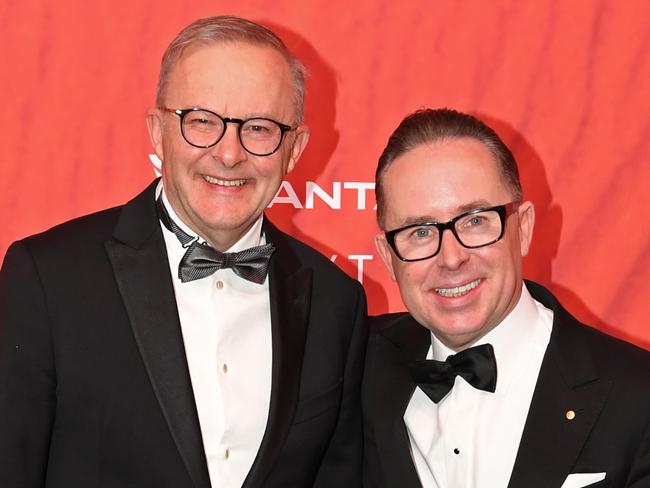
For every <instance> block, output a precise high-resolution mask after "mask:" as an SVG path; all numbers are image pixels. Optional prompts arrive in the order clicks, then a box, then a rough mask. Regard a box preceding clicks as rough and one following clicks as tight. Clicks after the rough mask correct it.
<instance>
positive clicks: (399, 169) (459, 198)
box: [382, 138, 511, 224]
mask: <svg viewBox="0 0 650 488" xmlns="http://www.w3.org/2000/svg"><path fill="white" fill-rule="evenodd" d="M382 183H383V190H384V195H385V209H386V212H385V214H386V221H387V223H388V224H390V220H393V224H399V223H400V222H402V221H404V220H405V219H411V218H413V217H417V216H427V217H430V218H435V219H436V220H442V219H448V218H451V217H453V216H455V215H456V214H457V213H459V212H461V211H464V210H467V209H468V207H471V206H483V205H497V204H502V203H506V202H507V201H509V200H510V198H511V192H510V191H509V189H508V187H507V186H506V184H505V182H504V179H503V177H502V175H501V172H500V171H499V168H498V166H497V163H496V161H495V159H494V157H493V155H492V153H491V152H490V150H489V149H488V148H487V147H486V146H485V145H484V144H483V143H481V142H480V141H478V140H476V139H470V138H455V139H445V140H443V141H440V142H436V143H433V144H422V145H420V146H418V147H416V148H415V149H412V150H411V151H409V152H407V153H404V154H402V155H401V156H400V157H398V158H396V159H395V160H394V161H393V162H392V163H391V165H390V166H389V167H388V169H387V170H386V173H385V174H384V178H383V182H382Z"/></svg>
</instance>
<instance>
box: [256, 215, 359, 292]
mask: <svg viewBox="0 0 650 488" xmlns="http://www.w3.org/2000/svg"><path fill="white" fill-rule="evenodd" d="M265 229H266V232H267V234H268V235H270V237H271V239H272V240H273V241H274V242H275V243H276V245H277V246H278V248H279V249H278V251H276V252H278V255H279V258H280V259H282V260H283V261H285V262H286V261H290V260H291V261H293V260H294V259H295V260H296V261H297V262H298V263H299V266H301V267H302V268H308V269H310V270H311V272H312V273H313V276H314V280H313V282H314V285H315V286H323V287H328V288H332V287H342V288H337V289H339V290H341V291H344V290H349V289H351V288H352V289H355V290H357V292H363V287H362V286H361V284H360V283H359V282H358V281H357V280H355V279H354V278H352V277H350V276H349V275H348V274H347V273H345V272H344V271H343V270H342V269H341V268H339V267H338V266H337V265H336V264H335V263H333V262H332V261H331V260H330V259H328V258H327V257H326V256H324V255H323V254H321V253H320V252H319V251H317V250H316V249H314V248H313V247H311V246H310V245H308V244H306V243H304V242H302V241H300V240H299V239H296V238H295V237H292V236H290V235H289V234H287V233H286V232H283V231H281V230H279V229H278V228H277V227H275V226H274V225H273V224H272V223H271V222H270V221H269V220H268V219H266V221H265Z"/></svg>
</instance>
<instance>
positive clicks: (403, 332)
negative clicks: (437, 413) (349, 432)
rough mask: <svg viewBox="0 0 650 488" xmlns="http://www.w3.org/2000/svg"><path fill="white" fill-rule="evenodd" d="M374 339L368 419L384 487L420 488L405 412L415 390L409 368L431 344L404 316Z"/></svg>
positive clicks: (414, 324) (425, 332)
mask: <svg viewBox="0 0 650 488" xmlns="http://www.w3.org/2000/svg"><path fill="white" fill-rule="evenodd" d="M373 340H374V345H373V348H374V351H373V355H374V356H373V357H374V361H373V365H374V366H373V367H374V370H375V372H374V373H373V378H374V388H373V390H374V395H373V397H374V398H372V406H371V408H372V409H373V410H374V411H373V412H372V414H371V416H372V418H373V419H374V423H375V432H376V436H377V450H378V451H379V458H380V460H381V464H382V468H383V474H384V477H385V479H386V486H400V487H404V488H411V487H420V486H421V483H420V479H419V476H418V474H417V471H416V469H415V465H414V464H413V458H412V456H411V451H410V440H409V437H408V432H407V430H406V425H405V424H404V413H405V412H406V408H407V407H408V404H409V401H410V400H411V396H412V395H413V391H414V390H415V383H414V382H413V379H412V378H411V375H410V373H409V371H408V365H409V364H410V363H411V362H413V361H415V360H417V359H424V358H425V357H426V353H427V351H428V349H429V346H430V345H431V339H430V335H429V332H428V331H427V329H425V328H424V327H422V326H421V325H420V324H418V323H417V322H416V321H415V320H414V319H413V318H412V317H411V316H410V315H408V314H405V315H403V316H402V317H400V318H399V319H397V320H396V322H395V323H394V324H393V325H392V326H391V327H390V328H388V329H386V330H384V331H382V333H380V334H377V335H376V336H375V337H374V339H373ZM369 354H370V352H369Z"/></svg>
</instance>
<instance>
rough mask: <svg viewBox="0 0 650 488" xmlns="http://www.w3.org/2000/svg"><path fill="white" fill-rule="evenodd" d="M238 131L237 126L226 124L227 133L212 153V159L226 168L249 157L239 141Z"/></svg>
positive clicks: (213, 148)
mask: <svg viewBox="0 0 650 488" xmlns="http://www.w3.org/2000/svg"><path fill="white" fill-rule="evenodd" d="M238 129H239V126H238V125H237V124H232V123H230V124H226V132H225V133H224V135H223V137H222V138H221V140H220V141H219V142H217V143H216V144H215V145H214V146H213V147H212V149H211V151H210V154H211V155H212V157H213V158H215V159H216V160H217V161H220V162H221V163H222V164H223V165H224V166H227V167H233V166H235V165H237V164H239V163H240V162H242V161H244V160H245V159H246V157H247V153H246V150H245V149H244V148H243V147H242V145H241V142H240V141H239V134H238Z"/></svg>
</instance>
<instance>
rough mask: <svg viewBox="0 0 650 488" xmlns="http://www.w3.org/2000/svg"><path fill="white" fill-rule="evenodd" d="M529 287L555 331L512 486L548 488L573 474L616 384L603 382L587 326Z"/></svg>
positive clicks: (537, 287) (544, 362)
mask: <svg viewBox="0 0 650 488" xmlns="http://www.w3.org/2000/svg"><path fill="white" fill-rule="evenodd" d="M527 286H528V288H529V290H530V291H531V294H532V295H533V297H534V298H535V299H536V300H538V301H540V302H541V303H543V304H544V305H545V306H547V307H549V308H551V309H553V313H554V316H553V331H552V333H551V340H550V342H549V345H548V348H547V350H546V354H545V356H544V360H543V362H542V367H541V370H540V375H539V378H538V380H537V386H536V387H535V392H534V394H533V399H532V402H531V406H530V411H529V412H528V418H527V419H526V424H525V426H524V432H523V434H522V438H521V443H520V445H519V451H518V452H517V458H516V460H515V465H514V468H513V472H512V476H511V478H510V483H509V485H508V486H509V487H510V488H516V487H519V486H526V487H529V488H547V487H549V486H560V485H561V484H562V482H563V481H564V480H565V479H566V477H567V475H569V474H570V473H571V471H572V467H573V466H574V464H575V462H576V460H577V458H578V455H579V453H580V450H581V449H582V446H583V445H584V443H585V441H586V440H587V437H588V436H589V433H590V431H591V429H592V427H593V425H594V423H595V422H596V419H597V418H598V416H599V414H600V412H601V410H602V408H603V405H604V404H605V401H606V399H607V396H608V395H609V392H610V390H611V387H612V384H611V382H610V381H605V380H602V379H600V378H599V374H598V371H597V369H596V366H595V364H594V362H593V359H592V358H591V355H590V351H589V348H588V347H587V345H586V344H585V342H584V341H582V340H581V335H580V328H581V327H582V326H581V325H579V324H578V323H577V322H576V321H575V319H574V318H573V317H571V316H570V315H569V314H568V312H567V311H566V310H564V309H563V308H562V307H561V306H560V304H559V303H558V302H557V301H556V300H555V298H554V297H553V296H552V295H551V294H550V293H549V292H548V291H546V290H545V289H543V288H541V287H539V286H538V285H534V284H530V283H527ZM570 411H572V412H573V415H572V414H571V413H568V412H570Z"/></svg>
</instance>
